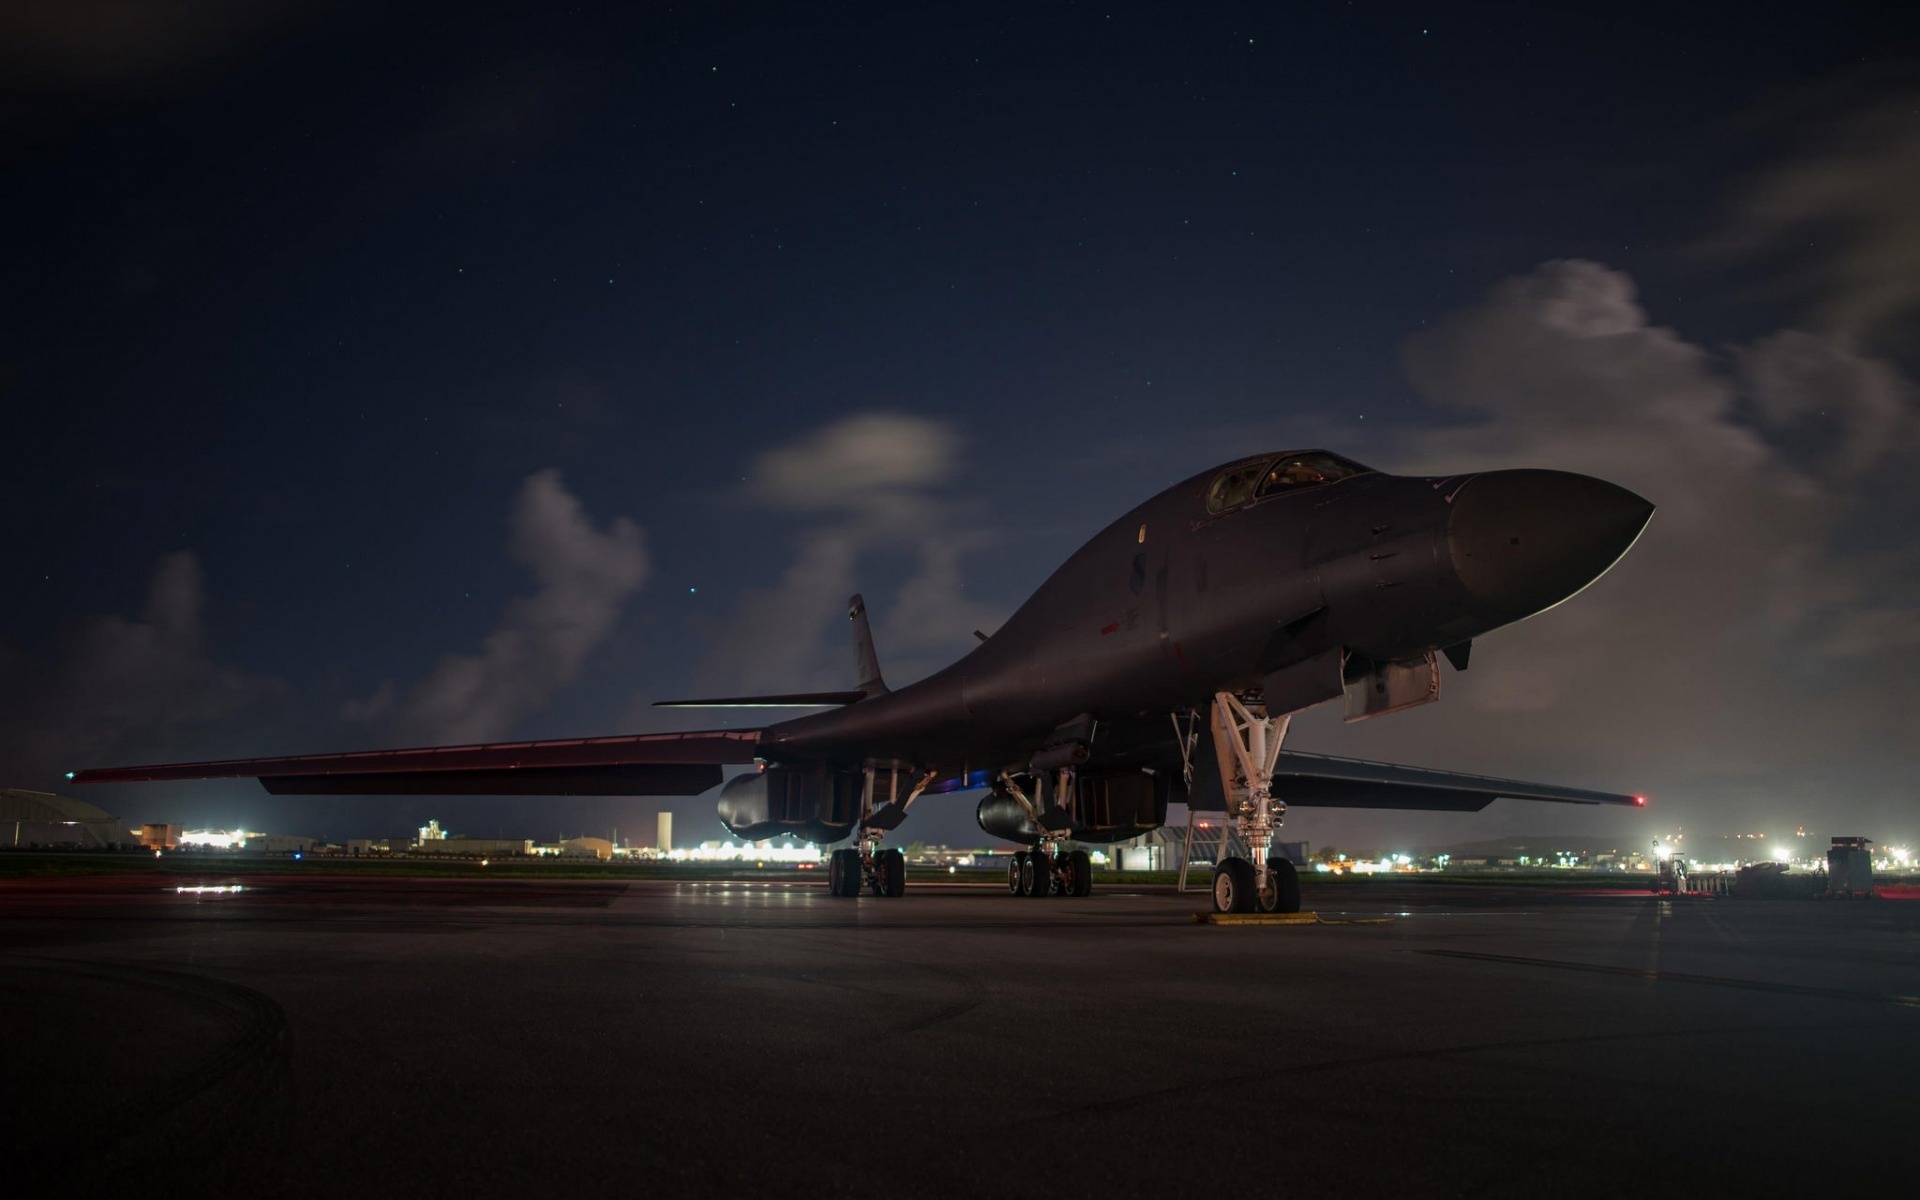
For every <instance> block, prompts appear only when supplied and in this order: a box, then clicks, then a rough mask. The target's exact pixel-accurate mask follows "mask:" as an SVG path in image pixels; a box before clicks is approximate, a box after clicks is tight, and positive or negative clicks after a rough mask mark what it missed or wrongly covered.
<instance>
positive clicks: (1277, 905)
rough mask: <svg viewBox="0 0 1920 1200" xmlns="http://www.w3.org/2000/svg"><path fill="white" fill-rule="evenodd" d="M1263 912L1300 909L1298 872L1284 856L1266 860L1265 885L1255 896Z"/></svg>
mask: <svg viewBox="0 0 1920 1200" xmlns="http://www.w3.org/2000/svg"><path fill="white" fill-rule="evenodd" d="M1255 900H1256V901H1257V907H1258V909H1259V911H1261V912H1263V913H1271V912H1280V913H1297V912H1299V911H1300V874H1299V872H1297V871H1295V870H1294V869H1293V864H1292V863H1290V862H1288V861H1287V860H1286V859H1284V858H1270V859H1268V860H1267V886H1266V887H1264V888H1261V889H1260V893H1259V895H1258V896H1256V897H1255Z"/></svg>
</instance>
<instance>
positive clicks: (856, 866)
mask: <svg viewBox="0 0 1920 1200" xmlns="http://www.w3.org/2000/svg"><path fill="white" fill-rule="evenodd" d="M827 890H828V891H829V892H831V893H832V894H833V895H836V896H858V895H859V894H860V852H859V851H858V850H835V851H834V852H833V853H832V854H831V855H829V856H828V857H827Z"/></svg>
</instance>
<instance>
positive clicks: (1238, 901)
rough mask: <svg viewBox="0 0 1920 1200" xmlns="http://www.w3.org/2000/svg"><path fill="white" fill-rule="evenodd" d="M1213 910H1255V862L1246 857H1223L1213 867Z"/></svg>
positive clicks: (1237, 911)
mask: <svg viewBox="0 0 1920 1200" xmlns="http://www.w3.org/2000/svg"><path fill="white" fill-rule="evenodd" d="M1213 911H1215V912H1223V913H1244V912H1252V911H1253V864H1252V863H1250V862H1248V861H1247V860H1246V859H1244V858H1223V859H1221V860H1220V862H1219V863H1218V864H1217V865H1216V866H1215V867H1214V868H1213Z"/></svg>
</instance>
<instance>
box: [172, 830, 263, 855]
mask: <svg viewBox="0 0 1920 1200" xmlns="http://www.w3.org/2000/svg"><path fill="white" fill-rule="evenodd" d="M258 836H259V835H258V834H254V833H248V832H247V831H246V830H244V829H189V830H186V831H185V832H183V833H182V834H181V835H180V844H181V845H182V846H205V847H207V848H208V849H210V850H238V849H240V848H241V847H243V846H245V845H246V844H247V839H248V838H250V837H258Z"/></svg>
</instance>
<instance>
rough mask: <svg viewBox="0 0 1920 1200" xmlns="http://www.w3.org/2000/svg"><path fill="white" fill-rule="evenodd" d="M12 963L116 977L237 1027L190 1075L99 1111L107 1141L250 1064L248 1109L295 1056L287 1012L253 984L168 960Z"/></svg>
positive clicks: (137, 1129)
mask: <svg viewBox="0 0 1920 1200" xmlns="http://www.w3.org/2000/svg"><path fill="white" fill-rule="evenodd" d="M7 968H25V969H26V970H28V971H39V972H46V973H51V974H56V975H61V976H65V977H68V978H77V979H87V980H97V981H100V982H105V983H114V984H119V985H122V986H126V987H132V988H137V989H140V990H142V991H148V992H155V993H158V994H161V995H164V996H166V997H168V998H169V999H173V1000H184V1001H186V1002H187V1003H189V1004H190V1005H192V1006H193V1007H195V1008H198V1009H200V1010H201V1011H203V1012H211V1013H213V1014H214V1015H216V1016H218V1017H219V1018H220V1020H221V1022H222V1023H223V1024H224V1025H225V1026H226V1027H227V1028H228V1029H230V1030H231V1031H232V1032H233V1036H232V1038H231V1039H230V1040H228V1041H227V1042H226V1044H225V1045H223V1046H221V1047H220V1048H219V1049H218V1050H217V1051H215V1052H214V1053H213V1054H212V1055H210V1056H208V1057H207V1058H205V1059H203V1060H202V1061H201V1062H200V1063H199V1064H198V1065H196V1066H195V1067H193V1068H192V1069H191V1070H189V1071H187V1072H186V1073H185V1074H182V1075H179V1076H177V1077H175V1078H173V1079H171V1080H169V1081H168V1082H166V1083H165V1084H163V1085H161V1086H159V1087H157V1088H155V1089H153V1090H150V1091H147V1092H145V1093H141V1094H138V1095H135V1096H133V1097H131V1098H130V1099H127V1100H125V1101H122V1102H121V1103H119V1104H116V1105H114V1106H112V1107H111V1108H109V1109H107V1110H106V1111H105V1112H104V1113H102V1114H100V1116H99V1117H98V1118H97V1119H96V1121H97V1123H96V1124H95V1125H94V1126H93V1127H94V1128H95V1129H97V1131H98V1133H99V1135H100V1137H101V1141H102V1143H103V1144H107V1145H117V1144H118V1143H121V1142H124V1141H126V1140H128V1139H129V1138H132V1137H134V1136H135V1135H137V1134H139V1133H141V1132H142V1130H144V1129H145V1128H146V1127H147V1126H149V1125H152V1124H154V1123H155V1122H157V1121H160V1120H162V1119H164V1118H166V1117H168V1116H170V1115H173V1114H175V1113H178V1112H180V1111H181V1110H182V1109H185V1108H187V1107H188V1106H189V1105H191V1104H193V1103H194V1102H195V1101H197V1100H199V1099H201V1098H202V1097H204V1096H206V1095H207V1094H208V1093H209V1092H212V1091H213V1090H214V1089H215V1088H217V1087H219V1086H220V1085H221V1084H223V1083H225V1082H227V1081H228V1080H229V1079H231V1078H232V1077H234V1076H237V1075H239V1074H241V1073H242V1072H243V1071H246V1070H247V1069H248V1068H250V1067H258V1068H260V1070H259V1071H258V1073H257V1077H256V1078H255V1079H253V1080H251V1081H249V1086H246V1087H243V1089H242V1091H243V1093H244V1094H243V1095H241V1096H238V1097H236V1098H235V1102H234V1103H235V1107H236V1108H238V1109H240V1110H241V1111H246V1110H247V1109H248V1108H249V1107H251V1103H250V1102H252V1101H255V1100H257V1099H259V1098H260V1097H261V1096H263V1095H264V1094H265V1093H266V1092H267V1091H269V1090H271V1089H272V1088H273V1087H274V1086H275V1085H277V1083H278V1080H279V1077H280V1075H281V1074H282V1073H283V1072H284V1070H285V1068H286V1065H287V1060H288V1058H289V1057H290V1051H291V1038H290V1037H289V1029H288V1023H287V1016H286V1012H285V1011H284V1010H283V1009H282V1008H281V1007H280V1005H279V1004H278V1003H276V1002H275V1001H274V1000H273V999H272V998H271V997H269V996H267V995H266V994H264V993H262V992H257V991H255V990H253V989H252V988H248V987H242V986H241V985H239V984H236V983H228V982H225V981H223V980H219V979H213V978H210V977H208V976H204V975H193V974H189V973H187V972H184V971H172V970H168V969H166V968H163V967H147V966H135V965H132V964H124V963H99V962H87V961H83V960H80V959H70V958H58V957H53V956H47V955H27V954H7V955H5V956H0V971H4V970H5V969H7Z"/></svg>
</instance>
